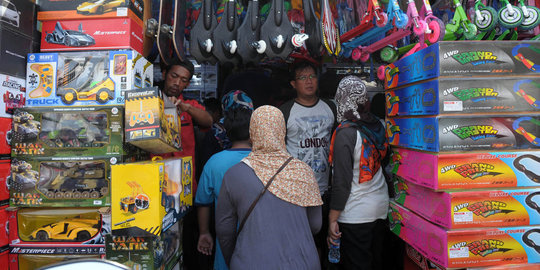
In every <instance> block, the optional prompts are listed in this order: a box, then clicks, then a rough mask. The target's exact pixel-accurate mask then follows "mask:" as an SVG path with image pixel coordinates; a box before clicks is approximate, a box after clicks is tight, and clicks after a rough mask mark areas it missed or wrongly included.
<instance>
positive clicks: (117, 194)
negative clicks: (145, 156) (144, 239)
mask: <svg viewBox="0 0 540 270" xmlns="http://www.w3.org/2000/svg"><path fill="white" fill-rule="evenodd" d="M192 166H193V164H192V160H191V157H184V158H176V159H166V160H161V161H160V160H157V161H152V162H137V163H129V164H118V165H113V166H111V179H112V183H111V190H112V200H111V208H112V224H113V226H112V229H113V231H112V232H113V235H130V236H153V235H157V236H160V235H161V234H162V233H163V232H165V231H166V230H168V229H169V228H170V227H171V226H173V224H175V223H176V222H177V221H178V220H180V219H181V218H182V217H183V216H184V215H185V214H186V213H187V211H188V210H189V208H190V206H191V205H192V193H191V185H192V179H191V175H192Z"/></svg>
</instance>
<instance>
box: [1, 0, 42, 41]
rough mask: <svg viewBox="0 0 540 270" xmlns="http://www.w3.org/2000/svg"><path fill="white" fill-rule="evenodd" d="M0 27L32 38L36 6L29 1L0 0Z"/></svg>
mask: <svg viewBox="0 0 540 270" xmlns="http://www.w3.org/2000/svg"><path fill="white" fill-rule="evenodd" d="M0 9H1V11H0V17H1V19H0V25H1V26H2V27H5V28H9V29H10V30H12V31H14V32H17V33H20V34H23V35H25V36H27V37H28V38H32V37H33V36H34V29H35V28H34V25H35V22H36V20H35V19H36V4H35V3H34V2H33V1H31V0H0Z"/></svg>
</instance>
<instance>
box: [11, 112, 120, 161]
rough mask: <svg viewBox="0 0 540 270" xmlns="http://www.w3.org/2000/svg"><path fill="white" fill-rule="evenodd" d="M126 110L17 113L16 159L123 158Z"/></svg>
mask: <svg viewBox="0 0 540 270" xmlns="http://www.w3.org/2000/svg"><path fill="white" fill-rule="evenodd" d="M123 124H124V113H123V108H122V106H110V107H101V106H88V107H54V108H51V107H47V108H45V107H41V108H40V107H38V108H30V107H27V108H23V109H17V110H16V112H15V114H14V116H13V126H12V129H11V131H10V132H9V136H8V137H9V138H10V140H11V145H12V148H11V154H12V156H13V157H27V156H31V157H44V156H49V157H53V156H86V157H92V156H121V155H126V154H128V153H127V152H128V151H127V149H124V148H125V147H124V143H123V137H124V134H123Z"/></svg>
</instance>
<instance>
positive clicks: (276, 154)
mask: <svg viewBox="0 0 540 270" xmlns="http://www.w3.org/2000/svg"><path fill="white" fill-rule="evenodd" d="M285 134H286V127H285V119H284V118H283V114H282V113H281V111H280V110H279V109H278V108H276V107H273V106H261V107H259V108H258V109H256V110H255V111H254V112H253V114H252V116H251V121H250V127H249V135H250V138H251V141H252V144H253V146H252V152H251V153H250V154H249V155H248V156H247V157H246V158H245V159H244V160H243V161H244V162H245V163H246V164H248V165H249V166H250V167H251V168H253V170H254V171H255V174H256V175H257V177H258V178H259V180H261V182H262V184H263V185H266V183H267V182H268V180H270V178H271V177H272V176H273V175H274V174H275V173H276V171H277V170H278V169H279V167H281V165H283V163H284V162H285V161H286V160H287V159H288V158H289V157H290V156H291V155H289V153H288V152H287V149H286V147H285ZM268 191H270V192H271V193H272V194H274V195H275V196H276V197H278V198H280V199H282V200H284V201H287V202H290V203H292V204H295V205H298V206H302V207H307V206H318V205H322V199H321V196H320V193H319V186H318V184H317V180H316V179H315V175H314V174H313V171H312V169H311V167H309V165H307V164H306V163H304V162H302V161H300V160H298V159H296V158H294V159H292V160H291V162H289V164H287V166H286V167H285V168H284V169H283V170H282V171H281V172H280V173H279V174H278V175H277V176H276V178H274V181H273V182H272V184H271V185H270V186H269V187H268Z"/></svg>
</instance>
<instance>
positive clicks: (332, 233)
mask: <svg viewBox="0 0 540 270" xmlns="http://www.w3.org/2000/svg"><path fill="white" fill-rule="evenodd" d="M339 238H341V232H340V231H339V224H338V223H337V220H336V221H331V222H330V223H329V224H328V237H327V238H326V242H327V243H328V247H330V245H336V246H337V245H338V243H336V242H335V240H337V239H339Z"/></svg>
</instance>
